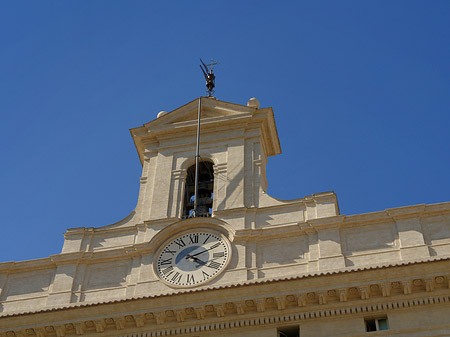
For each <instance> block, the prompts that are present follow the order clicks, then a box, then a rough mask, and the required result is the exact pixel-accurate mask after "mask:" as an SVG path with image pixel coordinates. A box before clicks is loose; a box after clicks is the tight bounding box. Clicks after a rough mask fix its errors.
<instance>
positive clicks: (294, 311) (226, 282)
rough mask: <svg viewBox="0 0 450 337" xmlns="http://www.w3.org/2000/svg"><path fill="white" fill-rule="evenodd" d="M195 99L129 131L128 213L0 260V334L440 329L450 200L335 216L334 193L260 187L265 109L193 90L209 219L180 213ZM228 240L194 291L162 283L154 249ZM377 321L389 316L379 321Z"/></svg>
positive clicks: (269, 143)
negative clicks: (133, 156) (43, 253)
mask: <svg viewBox="0 0 450 337" xmlns="http://www.w3.org/2000/svg"><path fill="white" fill-rule="evenodd" d="M197 109H198V100H194V101H192V102H190V103H188V104H186V105H184V106H182V107H180V108H178V109H176V110H174V111H172V112H170V113H160V114H159V115H158V118H157V119H155V120H153V121H151V122H149V123H147V124H144V125H143V126H142V127H138V128H135V129H131V130H130V131H131V135H132V137H133V140H134V142H135V145H136V149H137V152H138V155H139V158H140V160H141V163H142V166H143V171H142V177H141V178H140V182H141V188H140V192H139V198H138V203H137V206H136V208H135V210H134V211H133V212H132V213H131V214H130V215H129V216H127V217H126V218H125V219H124V220H122V221H119V222H118V223H115V224H112V225H110V226H106V227H100V228H84V227H83V228H74V229H69V230H68V231H67V232H66V233H65V235H64V236H65V241H64V246H63V249H62V252H61V253H60V254H57V255H53V256H50V257H48V258H43V259H37V260H30V261H22V262H5V263H0V311H1V313H0V335H2V337H3V336H5V337H6V336H7V337H15V336H17V337H19V336H20V337H28V336H29V337H32V336H38V337H41V336H48V337H51V336H57V337H63V336H75V335H96V336H99V335H101V336H162V335H164V336H165V335H180V336H230V335H233V336H234V335H236V336H260V337H263V336H273V337H274V336H277V335H281V336H284V335H286V336H289V337H295V336H296V335H298V332H299V333H300V336H302V337H303V336H365V335H366V334H367V332H366V330H367V329H368V326H369V327H370V326H372V325H373V326H374V327H375V328H376V329H378V328H379V327H382V325H383V324H385V323H384V322H387V323H386V324H387V327H388V330H384V331H379V332H376V333H375V335H377V336H450V320H449V319H448V317H450V290H449V288H450V259H449V257H450V203H442V204H434V205H416V206H408V207H400V208H393V209H388V210H385V211H380V212H375V213H367V214H357V215H351V216H345V215H341V214H339V208H338V204H337V199H336V195H335V194H334V193H333V192H324V193H317V194H314V195H311V196H307V197H304V198H301V199H297V200H290V201H286V200H278V199H274V198H272V197H270V196H269V195H267V193H266V188H267V180H266V174H265V166H266V163H267V159H268V157H270V156H273V155H276V154H278V153H280V152H281V148H280V144H279V140H278V135H277V130H276V126H275V120H274V116H273V111H272V109H271V108H264V109H260V108H259V103H258V102H257V100H255V99H251V100H250V101H249V103H248V105H247V106H242V105H237V104H232V103H228V102H222V101H219V100H216V99H215V98H203V99H202V128H201V143H200V148H201V152H200V155H201V159H202V160H205V161H209V162H211V163H212V164H213V169H214V172H213V176H214V190H213V191H212V192H213V196H214V197H213V207H212V210H211V211H212V216H211V217H197V218H188V219H183V214H182V210H183V203H184V202H185V200H184V189H185V179H186V171H187V169H188V168H189V167H190V166H192V165H193V164H194V158H195V143H196V126H197ZM201 229H205V230H211V231H214V232H215V233H218V235H221V236H223V237H224V238H226V240H227V242H229V244H230V247H231V253H230V260H229V262H228V264H227V266H226V268H225V269H224V271H222V272H221V273H220V274H219V276H218V277H216V278H214V279H212V280H211V281H210V282H207V283H205V284H202V285H200V286H197V287H172V286H170V285H168V284H167V283H165V282H162V281H161V280H160V278H159V277H158V273H157V272H156V269H155V263H156V262H155V261H156V258H157V254H158V249H159V250H160V247H163V246H164V244H165V243H166V242H168V241H170V240H171V239H172V238H174V237H176V235H178V234H179V233H183V232H185V231H189V230H201ZM383 320H387V321H383Z"/></svg>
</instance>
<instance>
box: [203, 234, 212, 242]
mask: <svg viewBox="0 0 450 337" xmlns="http://www.w3.org/2000/svg"><path fill="white" fill-rule="evenodd" d="M210 237H211V234H209V235H208V236H207V237H206V239H205V241H203V244H205V243H206V241H208V239H209V238H210Z"/></svg>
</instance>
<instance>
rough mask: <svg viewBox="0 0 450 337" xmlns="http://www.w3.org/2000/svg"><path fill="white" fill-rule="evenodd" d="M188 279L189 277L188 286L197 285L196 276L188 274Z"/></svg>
mask: <svg viewBox="0 0 450 337" xmlns="http://www.w3.org/2000/svg"><path fill="white" fill-rule="evenodd" d="M186 277H187V284H192V283H195V280H194V274H187V275H186Z"/></svg>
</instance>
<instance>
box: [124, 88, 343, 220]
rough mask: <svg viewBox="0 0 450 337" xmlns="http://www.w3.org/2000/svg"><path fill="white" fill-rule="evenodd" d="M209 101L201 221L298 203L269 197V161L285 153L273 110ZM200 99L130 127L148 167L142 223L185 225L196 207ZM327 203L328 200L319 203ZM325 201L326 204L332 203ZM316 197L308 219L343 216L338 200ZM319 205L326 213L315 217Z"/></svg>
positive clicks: (256, 104)
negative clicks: (177, 221)
mask: <svg viewBox="0 0 450 337" xmlns="http://www.w3.org/2000/svg"><path fill="white" fill-rule="evenodd" d="M259 105H260V104H259V102H258V100H257V99H255V98H252V99H250V100H249V101H248V103H247V105H246V106H244V105H239V104H233V103H229V102H224V101H220V100H217V99H216V98H214V97H204V98H202V107H201V109H202V118H201V138H200V165H199V169H200V171H199V172H200V174H199V178H200V183H199V203H201V204H202V212H201V213H202V215H203V216H212V217H218V216H220V217H227V216H228V214H231V213H233V214H235V215H236V214H237V213H239V214H241V215H244V213H246V212H248V211H249V210H252V209H257V208H262V207H272V206H280V205H283V204H289V203H291V202H286V201H281V200H277V199H274V198H272V197H270V196H269V195H267V194H266V189H267V180H266V163H267V158H268V157H270V156H274V155H277V154H279V153H281V148H280V143H279V139H278V134H277V129H276V125H275V119H274V114H273V110H272V108H260V106H259ZM197 109H198V99H196V100H193V101H191V102H189V103H187V104H186V105H184V106H182V107H180V108H178V109H176V110H174V111H172V112H169V113H167V112H161V113H160V114H159V115H158V118H157V119H155V120H153V121H151V122H149V123H146V124H144V125H143V126H141V127H137V128H134V129H131V130H130V132H131V135H132V137H133V140H134V143H135V145H136V149H137V152H138V154H139V158H140V161H141V163H142V166H143V170H142V177H141V188H140V192H139V200H138V205H137V207H136V210H135V212H136V214H135V217H136V220H137V221H138V222H143V221H155V220H163V219H174V220H175V219H183V218H186V217H188V216H189V212H190V210H191V209H192V201H193V200H192V196H193V176H192V174H193V171H192V170H193V165H194V163H195V147H196V130H197ZM319 199H324V200H321V201H320V200H319ZM325 199H326V200H325ZM331 199H332V200H330V195H329V194H327V195H326V196H325V195H323V196H320V195H315V196H314V197H310V200H308V205H309V206H310V207H306V206H305V208H308V209H309V210H310V212H309V213H308V214H309V217H310V218H311V217H320V216H321V215H322V214H321V213H323V212H325V213H324V214H326V216H329V215H335V214H337V203H336V199H335V196H334V194H333V196H332V198H331ZM317 205H319V207H318V208H317V209H315V210H313V211H312V209H311V207H312V208H315V207H316V206H317Z"/></svg>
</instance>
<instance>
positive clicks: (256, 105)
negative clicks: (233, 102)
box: [247, 97, 259, 109]
mask: <svg viewBox="0 0 450 337" xmlns="http://www.w3.org/2000/svg"><path fill="white" fill-rule="evenodd" d="M247 106H248V107H250V108H256V109H259V101H258V100H257V99H256V98H255V97H252V98H250V99H249V100H248V102H247Z"/></svg>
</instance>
